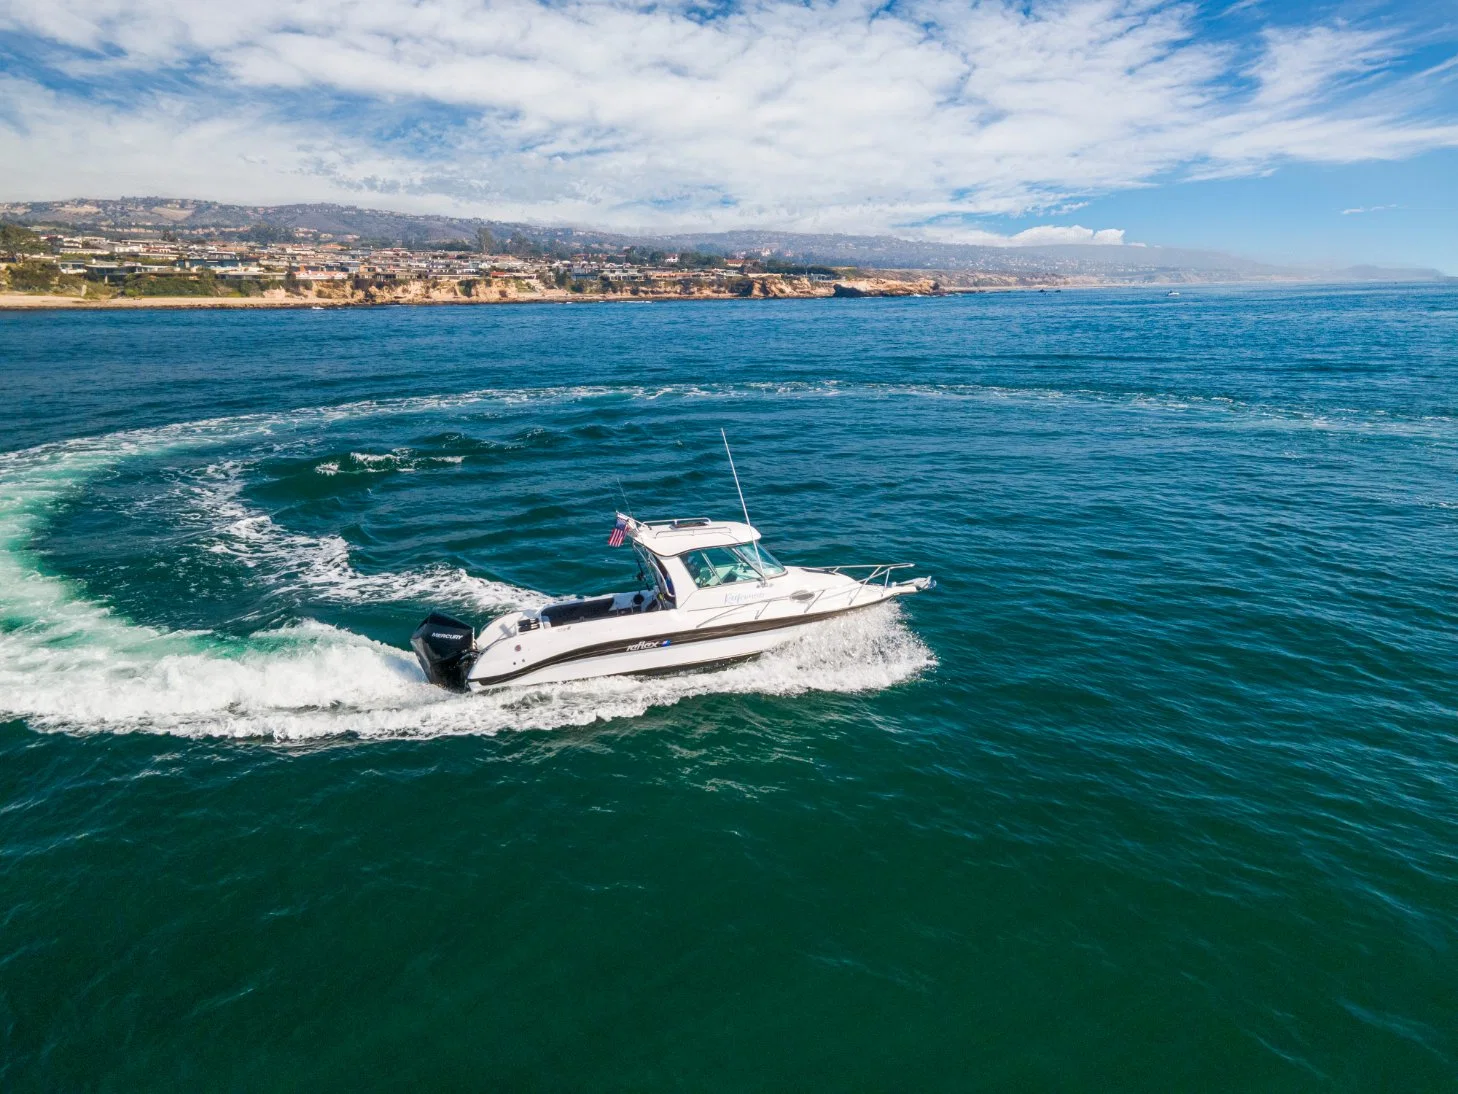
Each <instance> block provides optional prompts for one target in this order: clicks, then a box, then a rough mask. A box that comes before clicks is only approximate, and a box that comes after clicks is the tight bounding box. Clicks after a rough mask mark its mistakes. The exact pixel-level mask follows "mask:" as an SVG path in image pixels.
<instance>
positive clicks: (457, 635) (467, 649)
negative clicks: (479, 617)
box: [410, 612, 476, 691]
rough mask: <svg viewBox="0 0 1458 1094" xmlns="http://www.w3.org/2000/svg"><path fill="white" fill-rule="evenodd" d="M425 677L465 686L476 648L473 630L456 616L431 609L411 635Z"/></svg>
mask: <svg viewBox="0 0 1458 1094" xmlns="http://www.w3.org/2000/svg"><path fill="white" fill-rule="evenodd" d="M410 645H411V647H412V648H413V649H414V650H415V656H416V657H417V658H419V660H420V667H421V668H422V669H424V670H425V678H426V679H427V680H429V681H430V682H431V683H432V684H439V685H440V686H441V687H443V688H450V689H451V690H452V691H465V690H466V673H468V672H469V671H470V670H471V656H472V655H473V654H474V653H475V652H476V632H475V630H474V629H472V628H471V627H469V626H467V625H466V624H465V623H462V622H461V621H460V620H459V619H452V618H451V617H450V616H448V615H441V614H440V612H431V613H430V615H428V616H426V618H425V622H424V623H422V624H420V626H419V627H417V628H416V629H415V633H414V634H412V635H411V636H410Z"/></svg>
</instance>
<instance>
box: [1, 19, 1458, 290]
mask: <svg viewBox="0 0 1458 1094" xmlns="http://www.w3.org/2000/svg"><path fill="white" fill-rule="evenodd" d="M0 162H3V163H4V164H5V170H4V172H3V173H0V201H6V200H8V201H26V200H44V199H54V198H61V197H81V196H90V197H120V196H131V195H141V194H156V195H162V196H175V197H203V198H211V199H214V200H220V201H231V202H241V203H258V204H264V203H281V202H294V201H339V202H345V203H350V204H359V205H365V206H374V207H379V208H394V209H401V210H406V211H419V212H442V213H450V214H455V215H468V216H486V217H491V218H495V219H508V220H510V219H517V220H531V221H537V222H549V223H570V224H580V225H584V226H593V227H610V228H619V229H623V230H680V229H698V230H716V229H731V228H748V227H763V228H779V229H787V230H801V231H844V232H893V233H896V234H901V235H907V236H921V237H929V238H938V239H948V240H965V241H968V242H993V243H1000V244H1007V245H1018V244H1022V243H1033V242H1044V241H1049V242H1081V241H1091V242H1103V243H1115V242H1121V241H1122V242H1126V243H1132V242H1145V243H1163V244H1170V245H1180V246H1198V247H1213V248H1218V249H1223V250H1230V251H1234V252H1237V253H1242V254H1248V255H1252V256H1256V257H1263V258H1269V259H1275V260H1280V261H1294V262H1311V263H1323V264H1325V263H1333V262H1336V263H1352V262H1374V263H1381V264H1387V265H1393V264H1401V265H1424V266H1437V267H1439V268H1441V269H1444V270H1445V271H1447V272H1449V273H1453V274H1458V214H1455V212H1454V202H1455V194H1458V185H1455V183H1454V180H1455V179H1458V0H1443V2H1441V3H1431V4H1426V5H1413V4H1391V3H1383V2H1378V0H1371V2H1356V3H1349V2H1339V3H1279V4H1277V3H1275V2H1273V0H1228V2H1225V3H1166V2H1157V0H1058V2H1043V0H1022V2H1018V3H1005V2H968V0H891V2H889V3H886V2H877V0H808V2H795V3H788V2H778V0H757V2H752V3H740V2H727V3H724V2H720V3H701V2H698V0H692V2H691V0H661V2H655V0H601V2H584V0H547V2H541V0H251V2H250V3H248V4H238V5H231V6H226V5H220V4H202V3H196V2H195V0H0Z"/></svg>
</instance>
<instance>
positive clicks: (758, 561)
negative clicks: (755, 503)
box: [719, 427, 764, 585]
mask: <svg viewBox="0 0 1458 1094" xmlns="http://www.w3.org/2000/svg"><path fill="white" fill-rule="evenodd" d="M719 436H721V437H723V438H724V455H726V456H728V457H729V473H730V474H731V475H733V476H734V489H735V490H737V491H738V492H739V508H740V509H742V510H743V511H744V523H745V524H748V525H749V527H750V529H751V530H753V528H754V525H753V524H750V521H749V506H747V505H745V504H744V487H742V486H740V485H739V472H738V471H736V470H735V469H734V453H733V452H731V451H729V435H728V434H727V433H725V432H724V430H723V428H722V427H720V429H719ZM750 542H751V543H752V544H754V568H755V569H756V570H758V571H759V581H760V584H761V585H762V584H764V559H762V558H760V557H759V540H758V539H751V540H750Z"/></svg>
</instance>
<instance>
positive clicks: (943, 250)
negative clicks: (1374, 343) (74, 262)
mask: <svg viewBox="0 0 1458 1094" xmlns="http://www.w3.org/2000/svg"><path fill="white" fill-rule="evenodd" d="M0 218H3V219H6V220H10V221H14V222H17V223H21V224H31V225H42V224H55V225H67V226H70V227H72V228H73V229H76V230H85V229H95V230H112V231H128V230H137V231H140V230H153V231H157V230H165V229H180V230H184V231H189V232H190V231H196V230H206V229H216V230H220V231H233V232H237V231H241V230H243V229H246V228H248V227H249V226H251V225H254V224H257V223H260V222H263V223H267V224H272V225H277V226H279V227H283V228H302V229H308V230H311V231H315V232H327V233H330V234H333V235H337V236H343V235H356V236H359V237H360V238H361V239H368V240H376V241H382V242H383V241H388V242H391V243H398V244H403V245H407V246H408V245H416V246H420V245H428V244H439V243H447V242H452V241H456V240H463V241H465V240H472V239H474V238H475V236H476V232H477V230H478V229H481V228H486V229H488V230H490V231H491V232H492V233H493V235H495V236H497V237H498V238H502V239H504V238H508V237H510V236H512V235H519V236H522V237H525V238H526V239H528V240H530V241H531V242H533V243H535V244H538V245H541V246H547V247H565V248H567V249H570V250H608V249H613V250H616V249H621V248H623V247H626V246H638V247H644V248H652V249H659V250H664V251H681V250H700V251H711V252H716V253H720V254H738V253H750V254H762V255H764V257H774V258H782V259H790V260H793V261H803V262H807V263H818V264H825V265H832V266H859V267H865V268H872V269H904V270H944V271H949V272H965V273H973V274H975V273H987V274H999V275H1014V276H1032V277H1066V278H1073V279H1079V278H1082V279H1091V280H1094V279H1096V280H1103V281H1120V282H1131V283H1137V282H1149V281H1155V282H1179V281H1278V280H1302V281H1317V280H1321V281H1414V282H1420V281H1442V280H1445V278H1444V275H1443V274H1442V273H1441V272H1440V271H1438V270H1432V269H1409V268H1396V269H1393V268H1384V267H1378V266H1370V265H1362V266H1351V267H1344V268H1318V267H1301V266H1279V265H1273V264H1270V263H1264V262H1257V261H1255V260H1253V259H1247V258H1241V257H1238V256H1236V255H1230V254H1225V253H1222V252H1219V251H1204V250H1191V249H1186V248H1177V247H1158V246H1140V245H1137V244H1124V245H1107V244H1072V245H1058V246H1035V247H1006V246H997V247H994V246H986V245H980V244H969V243H937V242H930V241H924V240H913V239H903V238H900V237H897V236H886V235H881V236H859V235H841V234H806V233H800V232H774V231H733V232H698V233H679V234H667V235H627V234H623V233H620V232H604V231H596V230H592V229H581V228H563V227H550V226H544V225H534V224H524V223H515V222H510V221H495V220H483V219H476V218H470V219H467V218H460V217H446V216H435V215H430V214H417V213H396V212H390V211H387V210H379V209H361V208H358V207H356V206H352V205H333V204H306V205H228V204H224V203H221V202H213V201H197V200H192V199H186V198H157V197H139V198H121V199H114V200H113V199H90V198H85V199H81V198H78V199H75V200H71V201H41V202H8V203H0Z"/></svg>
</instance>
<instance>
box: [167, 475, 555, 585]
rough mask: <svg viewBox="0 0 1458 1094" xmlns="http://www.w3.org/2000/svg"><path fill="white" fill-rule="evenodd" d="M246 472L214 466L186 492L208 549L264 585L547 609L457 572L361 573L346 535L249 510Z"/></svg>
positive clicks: (439, 568) (451, 569)
mask: <svg viewBox="0 0 1458 1094" xmlns="http://www.w3.org/2000/svg"><path fill="white" fill-rule="evenodd" d="M245 471H246V465H245V464H244V463H242V462H240V461H237V460H225V461H223V462H221V463H215V464H209V465H208V466H207V467H204V468H202V469H201V470H200V471H199V472H198V473H197V474H196V475H195V476H193V477H192V478H191V479H189V480H188V481H187V482H186V484H185V485H184V486H183V493H184V495H185V496H184V498H183V502H184V505H185V506H186V507H187V508H188V509H189V510H190V511H191V513H192V516H193V519H194V520H196V521H198V522H200V523H202V524H204V525H206V526H207V529H208V532H207V539H206V543H205V549H206V550H208V551H211V552H213V553H214V554H219V555H225V556H227V557H229V558H232V559H234V560H235V561H237V562H238V563H240V564H242V565H244V566H246V567H248V568H250V569H253V570H256V571H257V572H258V574H259V579H260V580H261V581H266V582H269V583H270V584H274V585H290V586H292V587H295V588H299V589H302V590H303V591H305V592H307V593H308V594H309V596H310V597H312V598H314V599H316V600H323V601H333V602H336V603H344V604H365V603H376V604H378V603H389V602H398V601H402V600H411V601H429V602H432V603H436V604H439V605H441V606H460V607H462V608H470V609H474V610H476V611H495V612H500V611H503V610H505V609H508V608H528V607H535V606H537V605H540V604H544V603H546V600H547V598H546V597H545V596H543V595H542V594H541V593H539V592H537V591H535V590H533V589H523V588H520V587H518V586H516V585H509V584H507V583H506V582H504V581H491V580H488V579H486V578H482V577H476V576H474V575H473V574H468V573H467V572H466V571H465V570H462V569H460V568H459V567H448V566H433V567H428V568H426V569H423V570H409V571H405V572H402V573H394V572H383V573H373V574H368V573H362V572H360V571H359V570H356V569H355V568H354V566H353V565H352V564H351V562H350V558H349V544H348V543H346V542H345V540H344V538H343V537H342V536H322V537H315V536H310V535H305V534H304V533H302V532H295V531H290V530H289V529H287V528H282V527H280V526H279V525H278V524H277V523H276V522H275V521H274V520H273V518H272V517H270V516H268V514H266V513H258V512H254V511H253V510H251V509H249V508H248V507H247V506H246V505H245V504H244V503H243V501H242V496H241V495H242V489H243V477H244V472H245Z"/></svg>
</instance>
